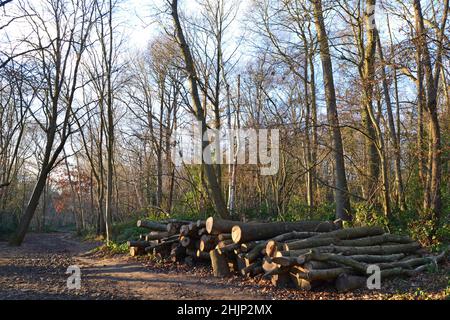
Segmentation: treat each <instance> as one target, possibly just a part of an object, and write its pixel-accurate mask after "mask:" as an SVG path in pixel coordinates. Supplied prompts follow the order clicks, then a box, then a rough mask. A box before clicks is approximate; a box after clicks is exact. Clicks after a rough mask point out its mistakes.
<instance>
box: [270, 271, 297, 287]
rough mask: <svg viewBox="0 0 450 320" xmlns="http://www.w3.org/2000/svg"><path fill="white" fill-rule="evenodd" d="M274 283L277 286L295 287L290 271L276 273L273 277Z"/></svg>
mask: <svg viewBox="0 0 450 320" xmlns="http://www.w3.org/2000/svg"><path fill="white" fill-rule="evenodd" d="M270 280H271V282H272V284H273V285H274V286H275V287H277V288H293V287H294V283H293V282H292V280H291V277H290V276H289V273H288V272H285V273H280V274H274V275H273V276H272V277H271V279H270Z"/></svg>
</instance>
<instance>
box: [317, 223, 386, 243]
mask: <svg viewBox="0 0 450 320" xmlns="http://www.w3.org/2000/svg"><path fill="white" fill-rule="evenodd" d="M381 234H384V229H383V228H382V227H376V226H375V227H356V228H348V229H339V230H335V231H332V232H328V233H323V234H318V235H316V236H314V238H337V239H341V240H348V239H356V238H363V237H369V236H377V235H381Z"/></svg>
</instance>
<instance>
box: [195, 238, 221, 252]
mask: <svg viewBox="0 0 450 320" xmlns="http://www.w3.org/2000/svg"><path fill="white" fill-rule="evenodd" d="M216 245H217V238H216V237H215V236H214V235H210V234H204V235H203V236H202V237H201V238H200V245H199V249H200V251H205V252H207V251H208V252H209V251H211V250H213V249H214V248H215V247H216Z"/></svg>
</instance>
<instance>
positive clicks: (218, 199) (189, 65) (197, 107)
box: [171, 0, 229, 219]
mask: <svg viewBox="0 0 450 320" xmlns="http://www.w3.org/2000/svg"><path fill="white" fill-rule="evenodd" d="M171 9H172V12H171V14H172V18H173V22H174V26H175V32H176V38H177V41H178V44H179V46H180V50H181V53H182V54H183V57H184V62H185V64H186V71H187V75H188V79H189V84H190V89H191V90H190V91H191V98H192V100H193V105H194V113H195V116H196V118H197V121H198V122H199V123H200V124H201V135H202V137H203V141H202V153H203V150H205V148H206V147H207V146H208V141H204V140H207V139H205V138H206V137H204V134H205V133H206V130H207V126H206V119H205V110H203V108H202V105H201V101H200V96H199V92H198V86H197V81H198V76H197V72H196V70H195V63H194V60H193V58H192V54H191V51H190V49H189V45H188V43H187V42H186V39H185V37H184V33H183V29H182V27H181V22H180V19H179V17H178V1H177V0H172V2H171ZM208 158H211V155H209V157H208ZM202 159H203V157H202ZM207 160H210V159H207ZM203 162H204V161H202V163H203ZM204 171H205V173H206V179H207V181H208V185H209V188H208V191H209V194H210V196H211V199H212V200H213V203H214V206H215V209H216V211H217V213H218V214H219V215H220V216H221V217H222V218H224V219H227V218H229V214H228V211H227V207H226V204H225V201H224V199H223V196H222V192H221V188H220V186H219V184H218V182H217V181H218V180H217V175H216V172H215V170H214V166H213V165H212V164H211V163H209V164H208V163H206V164H204Z"/></svg>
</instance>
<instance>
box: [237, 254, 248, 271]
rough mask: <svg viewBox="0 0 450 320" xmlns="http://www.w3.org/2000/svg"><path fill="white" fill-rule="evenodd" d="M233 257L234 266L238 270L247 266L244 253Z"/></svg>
mask: <svg viewBox="0 0 450 320" xmlns="http://www.w3.org/2000/svg"><path fill="white" fill-rule="evenodd" d="M235 259H236V267H237V269H238V271H239V272H240V271H241V270H242V269H244V268H246V267H248V266H249V265H250V263H249V262H248V260H247V259H245V254H244V253H239V254H237V255H236V258H235Z"/></svg>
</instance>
